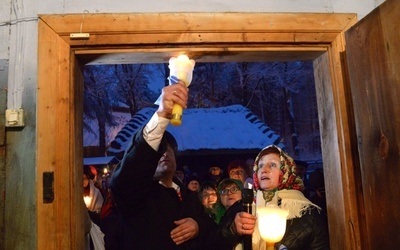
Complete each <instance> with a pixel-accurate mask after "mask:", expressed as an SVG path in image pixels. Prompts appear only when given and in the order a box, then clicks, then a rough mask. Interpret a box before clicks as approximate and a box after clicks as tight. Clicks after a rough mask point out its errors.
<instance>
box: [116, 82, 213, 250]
mask: <svg viewBox="0 0 400 250" xmlns="http://www.w3.org/2000/svg"><path fill="white" fill-rule="evenodd" d="M187 98H188V89H187V87H186V86H185V84H184V83H183V82H181V81H180V82H179V83H177V84H173V85H169V86H166V87H164V88H163V89H162V94H161V101H160V104H159V107H158V109H157V111H156V112H155V113H154V115H153V116H152V118H151V119H150V121H149V122H148V123H147V124H146V125H145V127H144V128H143V129H141V130H139V131H138V132H137V133H136V134H135V135H134V137H133V139H132V142H131V144H130V146H129V147H128V148H127V150H126V152H125V154H124V157H123V159H122V160H121V162H120V163H119V165H118V166H117V167H116V169H115V171H114V173H113V175H112V177H111V191H112V194H113V198H114V200H115V202H116V205H117V207H118V209H119V211H120V214H121V217H122V220H121V223H122V235H121V238H122V242H121V244H122V246H121V249H145V250H146V249H149V250H150V249H172V250H174V249H204V247H203V245H202V244H204V242H205V238H204V237H205V236H206V233H207V232H208V230H207V227H206V226H207V224H206V220H209V217H208V216H207V215H206V213H205V212H204V208H203V206H202V204H201V202H200V201H199V199H198V196H197V193H195V192H192V191H190V190H188V189H186V188H185V186H183V185H182V184H181V182H180V181H178V180H177V179H175V178H174V175H175V171H176V159H175V154H176V151H177V142H176V140H175V138H174V137H173V136H172V135H171V134H170V133H169V132H167V131H166V128H167V126H168V124H169V122H170V118H171V116H172V108H173V105H174V104H179V105H181V106H182V107H183V108H186V105H187Z"/></svg>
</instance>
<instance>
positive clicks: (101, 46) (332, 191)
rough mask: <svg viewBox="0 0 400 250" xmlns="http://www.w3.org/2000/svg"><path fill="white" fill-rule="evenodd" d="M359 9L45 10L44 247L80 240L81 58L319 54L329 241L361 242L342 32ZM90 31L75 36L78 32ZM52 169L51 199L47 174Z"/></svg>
mask: <svg viewBox="0 0 400 250" xmlns="http://www.w3.org/2000/svg"><path fill="white" fill-rule="evenodd" d="M356 21H357V19H356V15H355V14H311V13H309V14H299V13H273V14H271V13H130V14H85V15H82V14H66V15H41V16H40V17H39V24H38V25H39V26H38V33H39V40H38V46H39V47H38V91H37V151H36V156H37V157H36V159H37V162H36V165H37V187H36V188H37V190H36V192H37V237H38V239H37V242H38V249H83V223H82V221H83V218H82V217H83V213H79V212H77V211H82V206H81V204H82V196H81V194H82V168H81V166H82V162H83V156H82V151H83V150H81V149H83V145H82V114H83V102H82V85H83V81H82V73H81V70H82V67H83V65H84V64H86V63H129V62H134V61H135V60H137V61H139V62H140V61H143V60H146V61H153V62H167V61H168V59H169V58H170V57H171V56H173V55H176V54H179V53H181V52H185V53H186V54H188V55H189V57H191V58H193V59H195V60H196V61H210V62H211V61H219V60H220V61H228V60H235V61H240V60H243V59H239V58H242V57H246V58H247V59H248V60H259V57H260V56H262V57H263V60H264V61H265V58H267V60H271V61H273V60H275V61H276V60H313V61H314V65H315V76H316V89H317V98H318V110H319V111H318V112H319V120H320V129H321V140H322V156H323V162H324V170H325V179H326V192H327V196H328V197H327V199H328V204H327V206H328V214H329V230H330V239H331V247H332V249H344V248H346V249H349V246H351V247H350V248H351V249H358V248H360V245H361V243H360V237H361V231H360V226H359V224H360V219H359V211H358V206H357V199H356V197H357V194H358V195H360V194H359V193H358V191H357V190H358V189H357V187H356V185H355V184H354V183H355V180H354V179H355V178H356V177H355V176H357V175H356V174H355V172H356V171H355V167H354V160H355V159H354V152H352V147H351V146H352V145H353V144H354V145H356V141H355V139H354V138H355V136H354V135H355V131H354V126H353V121H352V109H351V107H352V106H351V98H350V97H349V88H348V84H347V80H346V79H347V77H346V71H345V64H344V60H343V54H344V50H345V41H344V31H346V30H347V29H348V28H349V27H351V26H352V25H354V24H355V23H356ZM80 32H83V33H89V34H90V38H89V39H71V38H70V34H71V33H80ZM45 172H50V173H54V183H53V189H54V201H52V202H48V203H45V202H44V199H43V198H44V196H43V174H44V173H45Z"/></svg>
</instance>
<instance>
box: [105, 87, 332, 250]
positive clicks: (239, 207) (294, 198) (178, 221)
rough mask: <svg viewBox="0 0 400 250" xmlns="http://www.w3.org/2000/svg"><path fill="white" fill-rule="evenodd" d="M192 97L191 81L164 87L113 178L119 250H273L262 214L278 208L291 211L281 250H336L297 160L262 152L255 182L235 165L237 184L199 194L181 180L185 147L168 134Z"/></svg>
mask: <svg viewBox="0 0 400 250" xmlns="http://www.w3.org/2000/svg"><path fill="white" fill-rule="evenodd" d="M187 98H188V89H187V87H186V86H185V85H184V84H183V82H179V83H178V84H174V85H170V86H166V87H164V88H163V90H162V94H161V101H160V104H159V108H158V110H157V111H156V112H155V113H154V115H153V116H152V118H151V119H150V121H149V122H148V123H147V124H146V125H145V127H144V128H142V129H141V130H140V131H138V132H137V133H136V134H135V135H134V137H133V139H132V141H131V144H130V145H129V147H128V148H127V150H126V152H125V155H124V157H123V159H122V160H121V162H120V163H119V164H118V165H117V167H116V169H115V170H114V172H113V174H112V176H111V182H110V190H111V193H112V197H113V200H114V202H115V204H116V207H117V208H118V213H119V216H120V231H119V232H120V235H119V242H118V244H119V246H118V249H140V250H141V249H144V250H146V249H149V250H151V249H166V250H169V249H193V250H194V249H199V250H203V249H207V250H213V249H218V250H224V249H227V250H228V249H229V250H232V249H243V242H244V239H245V238H246V239H249V237H250V239H251V242H252V243H251V247H252V249H265V247H266V243H265V242H263V240H262V239H261V238H260V236H259V233H258V228H257V223H256V222H257V216H256V211H257V207H260V206H265V205H266V204H268V203H270V202H272V201H276V202H277V204H276V205H278V206H280V207H282V208H286V209H288V210H289V216H288V219H287V229H286V233H285V235H284V237H283V239H282V240H281V242H279V243H277V244H276V245H275V248H276V249H290V250H292V249H329V235H328V228H327V222H326V220H325V219H324V217H323V216H322V214H321V208H320V207H319V206H317V205H315V204H313V203H312V202H311V201H309V200H308V199H307V198H306V197H305V196H304V195H303V193H302V191H303V189H304V185H303V182H302V180H301V178H300V177H299V176H297V174H296V165H295V163H294V161H293V159H292V158H291V157H290V156H289V155H287V154H286V153H285V152H283V151H282V150H281V149H280V148H279V147H277V146H274V145H270V146H267V147H266V148H264V149H263V150H261V152H260V153H259V154H258V156H257V157H256V159H255V161H254V169H253V170H254V171H253V173H252V176H248V174H243V173H242V171H246V170H245V169H243V170H242V169H241V168H239V167H238V166H240V165H241V164H238V162H232V164H231V165H230V166H228V168H229V172H232V174H233V175H232V176H230V177H231V178H225V179H222V180H217V182H215V180H214V179H210V180H208V181H204V182H202V183H201V185H199V190H198V191H192V190H190V189H189V188H188V187H187V185H184V184H183V183H182V181H180V180H179V179H178V178H177V177H176V175H175V174H176V167H177V166H176V165H177V164H176V159H175V155H176V152H177V148H178V145H177V142H176V140H175V138H174V137H173V136H172V135H171V134H170V133H169V132H168V131H166V128H167V126H168V125H169V122H170V117H171V113H172V109H173V105H174V104H179V105H181V106H182V107H183V108H186V104H187ZM235 176H236V177H235ZM242 176H245V178H243V177H242ZM245 187H246V188H251V189H252V190H253V191H254V194H255V196H254V197H255V198H254V203H253V204H254V205H253V206H254V208H255V209H254V211H253V213H249V212H245V211H243V204H242V192H243V190H244V188H245ZM274 197H275V199H273V198H274Z"/></svg>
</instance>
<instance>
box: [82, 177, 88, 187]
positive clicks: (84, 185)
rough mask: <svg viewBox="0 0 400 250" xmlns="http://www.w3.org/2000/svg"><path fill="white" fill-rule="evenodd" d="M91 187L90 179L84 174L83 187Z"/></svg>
mask: <svg viewBox="0 0 400 250" xmlns="http://www.w3.org/2000/svg"><path fill="white" fill-rule="evenodd" d="M88 186H89V178H88V177H87V176H86V175H85V174H83V187H84V188H85V187H88Z"/></svg>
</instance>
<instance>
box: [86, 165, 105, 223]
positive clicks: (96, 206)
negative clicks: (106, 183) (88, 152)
mask: <svg viewBox="0 0 400 250" xmlns="http://www.w3.org/2000/svg"><path fill="white" fill-rule="evenodd" d="M94 177H95V175H94V174H93V172H92V171H91V169H90V167H89V166H84V167H83V200H84V202H85V204H86V208H87V210H88V212H89V215H90V218H91V220H92V221H93V222H94V223H95V224H97V225H99V224H100V211H101V208H102V206H103V202H104V199H103V196H102V195H101V192H100V190H99V189H98V188H96V187H95V186H94V183H93V179H94Z"/></svg>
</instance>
